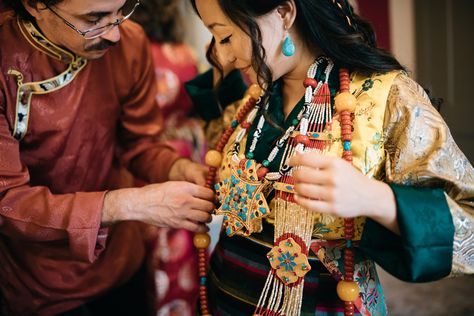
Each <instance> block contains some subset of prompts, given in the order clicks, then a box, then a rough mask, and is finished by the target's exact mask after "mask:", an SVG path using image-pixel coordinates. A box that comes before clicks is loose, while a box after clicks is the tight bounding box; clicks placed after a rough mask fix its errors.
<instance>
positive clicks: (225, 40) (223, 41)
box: [219, 35, 232, 44]
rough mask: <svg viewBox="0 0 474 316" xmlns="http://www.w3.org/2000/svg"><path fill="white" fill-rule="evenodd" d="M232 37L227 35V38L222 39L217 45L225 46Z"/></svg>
mask: <svg viewBox="0 0 474 316" xmlns="http://www.w3.org/2000/svg"><path fill="white" fill-rule="evenodd" d="M231 37H232V35H229V36H227V37H226V38H224V39H222V40H221V41H220V42H219V43H220V44H227V43H229V42H230V38H231Z"/></svg>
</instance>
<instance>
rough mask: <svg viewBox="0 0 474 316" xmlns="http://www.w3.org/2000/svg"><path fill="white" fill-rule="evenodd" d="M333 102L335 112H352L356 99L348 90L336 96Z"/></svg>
mask: <svg viewBox="0 0 474 316" xmlns="http://www.w3.org/2000/svg"><path fill="white" fill-rule="evenodd" d="M334 103H335V107H336V111H337V112H339V113H340V112H342V111H349V112H351V113H352V112H354V111H355V108H356V105H357V99H356V97H355V96H353V95H352V94H351V93H350V92H342V93H339V94H338V95H337V96H336V98H335V99H334Z"/></svg>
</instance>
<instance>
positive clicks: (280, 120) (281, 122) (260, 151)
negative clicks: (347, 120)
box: [245, 68, 339, 171]
mask: <svg viewBox="0 0 474 316" xmlns="http://www.w3.org/2000/svg"><path fill="white" fill-rule="evenodd" d="M323 70H324V69H323V68H320V69H318V72H317V73H316V79H317V80H318V81H319V80H321V79H322V76H323V72H322V71H323ZM338 73H339V71H338V70H337V69H334V70H333V71H332V72H331V74H330V76H329V81H328V83H329V88H330V91H331V96H334V95H335V94H336V92H337V90H339V76H338ZM332 99H333V98H332ZM303 105H304V97H303V98H302V99H301V100H300V101H299V102H298V103H297V104H296V105H295V107H294V108H293V110H292V111H291V113H290V114H289V115H288V117H287V118H286V119H285V115H284V113H283V96H282V81H281V80H277V81H276V82H275V84H274V86H273V91H272V95H271V97H270V101H269V105H268V114H269V117H270V118H271V120H272V121H273V123H275V124H276V126H272V125H271V124H269V123H268V122H267V123H265V125H264V126H263V128H262V135H261V136H260V138H259V141H258V144H257V147H256V148H255V151H254V159H255V160H256V161H258V162H260V163H261V162H262V161H263V160H265V159H267V157H268V155H269V154H270V152H271V151H272V149H273V148H274V147H275V144H276V142H277V141H278V139H279V138H280V137H281V136H282V135H283V134H284V133H285V131H286V130H287V129H288V128H289V127H290V126H291V125H292V122H293V120H294V119H296V117H297V116H298V113H299V112H300V111H301V109H302V107H303ZM258 118H259V116H257V118H256V119H255V120H254V121H253V124H252V126H251V127H250V129H249V133H248V134H247V144H246V150H245V152H246V153H247V152H248V151H249V148H250V145H251V144H252V138H253V134H254V132H255V129H256V128H257V125H258ZM283 154H284V150H283V149H281V150H280V151H279V152H278V155H277V156H276V157H275V159H274V160H273V161H272V163H270V165H269V167H268V169H269V170H270V171H278V168H279V166H280V162H281V159H282V158H283Z"/></svg>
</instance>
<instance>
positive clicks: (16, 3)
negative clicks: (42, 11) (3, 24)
mask: <svg viewBox="0 0 474 316" xmlns="http://www.w3.org/2000/svg"><path fill="white" fill-rule="evenodd" d="M27 1H28V3H29V4H30V5H35V4H37V3H38V2H39V3H44V4H45V5H47V6H53V5H55V4H58V3H60V2H63V1H64V0H27ZM5 2H6V4H7V7H10V8H12V9H13V10H14V11H15V13H16V14H17V15H19V16H20V17H21V18H23V19H25V20H30V21H32V20H33V17H32V16H31V15H30V14H29V13H28V11H26V9H25V7H24V6H23V3H22V1H21V0H5Z"/></svg>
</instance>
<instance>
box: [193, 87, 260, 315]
mask: <svg viewBox="0 0 474 316" xmlns="http://www.w3.org/2000/svg"><path fill="white" fill-rule="evenodd" d="M247 93H248V94H249V95H250V98H249V100H248V101H247V102H246V103H245V105H244V106H243V107H242V108H241V109H240V111H239V112H238V113H237V115H236V116H235V118H234V120H233V121H232V122H231V124H230V126H228V127H227V128H226V129H225V130H224V133H223V134H222V135H221V137H220V138H219V141H218V142H217V146H216V149H214V150H209V151H208V152H207V154H206V158H205V162H206V165H207V166H208V167H209V172H208V174H207V178H206V187H207V188H210V189H214V183H215V178H216V174H217V169H218V168H219V167H220V166H221V163H222V159H223V155H222V151H223V150H224V147H225V146H226V145H227V143H228V142H229V138H230V136H231V135H232V134H233V133H234V131H235V129H236V128H237V126H239V125H241V126H242V127H243V128H245V129H248V128H249V127H250V124H248V122H245V118H246V117H247V115H248V114H249V112H250V111H251V110H252V109H253V108H254V107H255V104H256V103H257V100H258V99H259V98H260V95H261V93H262V89H261V88H260V87H259V86H258V85H256V84H253V85H251V86H250V88H249V89H248V91H247ZM210 242H211V237H210V236H209V234H208V233H198V234H195V235H194V239H193V243H194V246H195V247H196V248H197V250H198V272H199V305H200V308H201V315H203V316H211V313H210V312H209V303H208V300H207V287H206V283H207V269H206V265H207V248H208V247H209V244H210Z"/></svg>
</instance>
